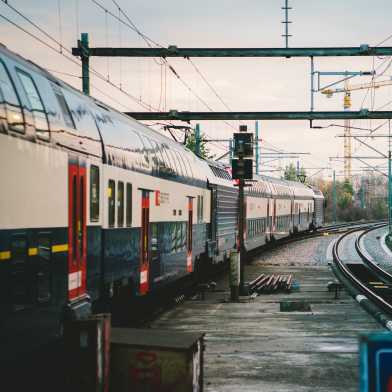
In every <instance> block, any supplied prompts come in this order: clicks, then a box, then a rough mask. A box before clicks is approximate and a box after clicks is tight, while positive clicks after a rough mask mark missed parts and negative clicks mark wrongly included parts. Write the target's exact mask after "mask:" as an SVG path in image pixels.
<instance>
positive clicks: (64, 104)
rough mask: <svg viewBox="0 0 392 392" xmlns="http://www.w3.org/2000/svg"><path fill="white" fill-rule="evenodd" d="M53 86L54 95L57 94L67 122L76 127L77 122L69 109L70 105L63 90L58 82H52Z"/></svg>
mask: <svg viewBox="0 0 392 392" xmlns="http://www.w3.org/2000/svg"><path fill="white" fill-rule="evenodd" d="M52 88H53V91H54V95H55V96H56V99H57V102H58V104H59V106H60V109H61V113H62V114H63V118H64V122H65V124H66V125H67V126H68V127H70V128H74V129H76V126H75V122H74V120H73V118H72V114H71V112H70V110H69V106H68V104H67V101H66V100H65V98H64V95H63V92H62V91H61V89H60V87H59V86H57V84H54V83H52Z"/></svg>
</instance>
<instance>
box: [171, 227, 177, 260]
mask: <svg viewBox="0 0 392 392" xmlns="http://www.w3.org/2000/svg"><path fill="white" fill-rule="evenodd" d="M170 226H171V252H172V253H173V252H175V251H176V244H177V237H176V236H177V230H176V224H175V223H171V225H170Z"/></svg>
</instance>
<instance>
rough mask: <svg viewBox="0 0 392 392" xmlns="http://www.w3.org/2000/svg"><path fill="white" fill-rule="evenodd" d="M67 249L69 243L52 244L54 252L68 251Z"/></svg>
mask: <svg viewBox="0 0 392 392" xmlns="http://www.w3.org/2000/svg"><path fill="white" fill-rule="evenodd" d="M67 251H68V244H62V245H53V246H52V253H59V252H67Z"/></svg>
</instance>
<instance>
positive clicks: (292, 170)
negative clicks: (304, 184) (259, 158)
mask: <svg viewBox="0 0 392 392" xmlns="http://www.w3.org/2000/svg"><path fill="white" fill-rule="evenodd" d="M299 175H300V176H304V177H306V172H305V169H304V168H303V167H301V168H300V169H299ZM283 178H284V179H285V180H288V181H298V176H297V169H296V167H295V165H294V164H293V163H292V162H290V164H289V165H288V166H287V165H286V168H285V169H284V175H283Z"/></svg>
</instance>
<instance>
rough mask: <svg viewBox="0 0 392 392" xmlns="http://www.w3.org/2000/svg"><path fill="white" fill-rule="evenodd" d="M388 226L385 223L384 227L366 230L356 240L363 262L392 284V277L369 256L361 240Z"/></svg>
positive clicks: (356, 247)
mask: <svg viewBox="0 0 392 392" xmlns="http://www.w3.org/2000/svg"><path fill="white" fill-rule="evenodd" d="M387 225H388V224H387V223H385V224H383V225H380V226H376V227H371V228H369V229H367V230H365V231H364V232H363V233H361V234H360V235H359V236H358V237H357V238H356V240H355V249H356V251H357V252H358V254H359V256H360V258H361V259H362V261H363V262H364V263H365V264H366V265H367V266H368V267H369V268H371V269H372V270H373V271H374V272H375V273H376V274H377V275H380V277H381V278H383V279H384V280H386V281H387V282H389V283H392V275H391V274H390V273H389V272H387V271H385V270H384V269H382V268H381V267H380V266H379V265H378V264H377V263H376V262H375V260H373V258H372V257H371V256H370V255H369V254H368V252H367V251H366V250H365V249H364V248H363V247H362V246H361V240H362V239H363V238H364V237H365V236H366V235H367V234H369V233H370V232H371V231H373V230H377V229H379V228H381V227H385V226H387Z"/></svg>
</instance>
